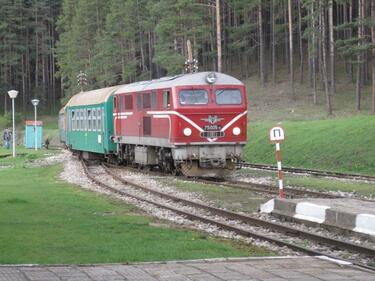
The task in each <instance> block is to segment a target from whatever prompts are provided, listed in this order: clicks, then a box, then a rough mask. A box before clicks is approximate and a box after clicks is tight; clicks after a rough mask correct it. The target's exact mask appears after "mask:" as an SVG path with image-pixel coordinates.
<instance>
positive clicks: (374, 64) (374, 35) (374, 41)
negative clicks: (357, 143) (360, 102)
mask: <svg viewBox="0 0 375 281" xmlns="http://www.w3.org/2000/svg"><path fill="white" fill-rule="evenodd" d="M371 18H372V19H374V18H375V0H372V1H371ZM371 35H372V44H373V45H375V24H373V25H372V27H371ZM372 114H375V48H373V49H372Z"/></svg>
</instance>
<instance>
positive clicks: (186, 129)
mask: <svg viewBox="0 0 375 281" xmlns="http://www.w3.org/2000/svg"><path fill="white" fill-rule="evenodd" d="M184 135H185V136H187V137H189V136H191V129H190V128H185V129H184Z"/></svg>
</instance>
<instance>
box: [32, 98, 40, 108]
mask: <svg viewBox="0 0 375 281" xmlns="http://www.w3.org/2000/svg"><path fill="white" fill-rule="evenodd" d="M31 103H32V104H33V106H37V105H38V104H39V100H38V99H33V100H31Z"/></svg>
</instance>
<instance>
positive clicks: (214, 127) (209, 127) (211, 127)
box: [203, 125, 221, 131]
mask: <svg viewBox="0 0 375 281" xmlns="http://www.w3.org/2000/svg"><path fill="white" fill-rule="evenodd" d="M203 130H205V131H220V130H221V126H220V125H205V126H204V127H203Z"/></svg>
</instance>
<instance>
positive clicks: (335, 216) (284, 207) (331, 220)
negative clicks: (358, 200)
mask: <svg viewBox="0 0 375 281" xmlns="http://www.w3.org/2000/svg"><path fill="white" fill-rule="evenodd" d="M331 200H332V202H334V201H333V199H331ZM327 203H328V204H327ZM374 207H375V204H374ZM260 211H261V212H262V213H273V214H276V215H281V216H285V217H289V218H295V219H298V220H303V221H308V222H314V223H319V224H323V225H327V226H333V227H337V228H341V229H345V230H350V231H354V232H358V233H362V234H366V235H374V236H375V215H374V214H368V213H358V211H354V210H351V208H350V204H348V206H347V208H345V209H342V208H337V207H334V206H333V204H332V205H331V204H329V202H327V201H324V202H316V200H315V201H313V202H311V201H308V200H300V199H297V200H292V199H278V198H276V199H272V200H270V201H268V202H266V203H264V204H262V205H261V206H260ZM374 211H375V209H374Z"/></svg>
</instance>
